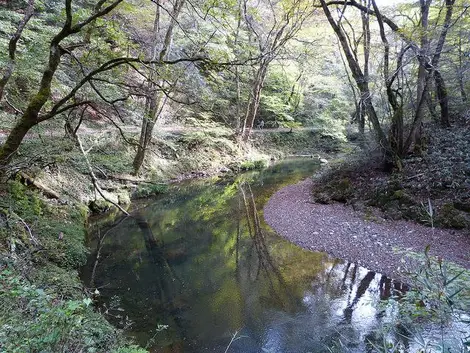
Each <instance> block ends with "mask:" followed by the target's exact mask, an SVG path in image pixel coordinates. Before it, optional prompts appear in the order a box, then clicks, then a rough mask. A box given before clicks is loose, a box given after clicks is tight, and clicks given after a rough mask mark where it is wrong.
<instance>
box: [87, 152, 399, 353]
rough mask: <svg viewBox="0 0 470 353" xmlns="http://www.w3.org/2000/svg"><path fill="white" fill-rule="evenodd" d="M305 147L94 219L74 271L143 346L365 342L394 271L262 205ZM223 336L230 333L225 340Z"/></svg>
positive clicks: (357, 347) (247, 349)
mask: <svg viewBox="0 0 470 353" xmlns="http://www.w3.org/2000/svg"><path fill="white" fill-rule="evenodd" d="M318 167H319V166H318V164H316V163H315V162H314V161H312V160H309V159H301V160H290V161H284V162H281V163H278V164H276V165H274V166H272V167H270V168H268V169H265V170H263V171H261V172H252V173H247V174H243V175H240V176H238V177H237V178H235V179H232V180H229V181H227V180H225V181H222V182H221V181H219V182H217V181H193V182H189V183H184V184H181V185H178V186H175V187H174V188H173V189H171V190H170V191H169V192H168V193H167V194H165V195H162V196H160V197H157V198H154V199H152V200H146V202H145V204H144V203H142V204H137V205H135V210H134V211H133V212H132V217H128V218H120V219H119V218H118V219H114V220H111V221H107V222H103V221H101V222H96V223H95V224H94V225H92V227H91V231H90V244H89V245H90V248H91V253H90V256H89V261H88V264H87V265H86V267H85V268H84V270H83V272H82V279H83V281H84V283H85V285H87V286H89V287H90V288H98V290H99V292H100V295H99V296H98V297H97V301H98V305H99V306H100V310H101V311H102V312H105V313H106V316H107V318H108V319H109V320H110V321H111V322H112V323H113V324H115V325H116V326H118V327H121V328H124V329H125V330H126V332H127V333H128V335H129V336H131V337H134V339H135V341H136V342H137V343H139V344H141V345H143V346H147V347H148V349H150V350H151V351H152V352H185V353H193V352H194V353H195V352H220V353H224V352H227V353H228V352H240V353H241V352H243V353H252V352H253V353H255V352H256V353H258V352H268V353H281V352H283V353H294V352H299V353H301V352H305V353H307V352H327V351H330V349H331V350H336V349H339V348H340V347H341V346H343V348H344V347H347V348H348V350H349V351H366V350H367V347H366V346H367V342H368V341H369V340H370V338H371V337H372V334H373V331H374V330H375V329H376V328H377V327H379V326H380V325H381V323H382V322H383V321H384V320H385V321H386V320H388V318H389V317H390V316H391V315H393V310H390V308H387V307H384V306H383V305H379V302H380V299H384V298H386V297H388V296H390V293H391V292H392V291H393V289H394V288H395V287H399V284H398V283H395V282H393V281H392V280H390V279H388V278H386V277H385V276H383V275H381V274H378V273H374V272H371V271H368V270H367V269H365V268H362V267H359V266H357V265H355V264H351V263H347V262H344V261H342V260H339V259H334V258H331V257H329V256H328V255H326V254H324V253H319V252H308V251H305V250H302V249H301V248H299V247H297V246H295V245H293V244H291V243H289V242H288V241H286V240H284V239H283V238H281V237H279V236H278V235H277V234H276V233H275V232H273V231H272V230H271V229H270V228H269V226H268V225H266V224H265V222H264V220H263V205H264V204H265V203H266V202H267V200H268V199H269V197H270V196H271V195H272V194H273V193H274V192H275V191H276V190H278V189H280V188H281V187H283V186H284V185H287V184H292V183H295V182H297V181H299V180H301V179H303V178H306V177H308V176H310V175H312V174H313V173H314V172H315V170H316V169H317V168H318ZM231 341H232V342H231Z"/></svg>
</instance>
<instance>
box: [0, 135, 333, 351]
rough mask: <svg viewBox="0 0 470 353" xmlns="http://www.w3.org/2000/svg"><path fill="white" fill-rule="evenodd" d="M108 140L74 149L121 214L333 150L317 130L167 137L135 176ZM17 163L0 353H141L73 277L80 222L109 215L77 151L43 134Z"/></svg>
mask: <svg viewBox="0 0 470 353" xmlns="http://www.w3.org/2000/svg"><path fill="white" fill-rule="evenodd" d="M116 134H117V133H116V132H110V131H104V132H102V133H100V135H99V136H96V134H95V133H93V131H90V133H87V132H86V131H85V133H84V135H83V136H82V142H83V144H84V149H85V150H86V151H87V157H88V160H89V162H90V164H91V166H92V168H93V172H94V176H95V178H96V180H95V182H96V183H98V185H99V187H100V189H101V191H102V193H103V194H104V195H105V197H106V198H107V199H108V200H110V201H112V202H114V203H115V204H117V205H119V206H120V207H122V208H123V209H127V207H128V205H129V204H130V202H131V199H132V198H138V197H149V196H152V195H154V194H157V193H160V192H164V191H165V189H166V185H167V184H168V183H172V182H178V181H181V180H184V179H189V178H201V177H208V176H216V175H220V176H222V175H227V174H231V173H238V172H239V171H243V170H249V169H256V168H263V167H264V166H266V165H267V163H269V161H270V160H271V159H278V158H281V157H282V156H283V155H286V154H292V153H294V154H295V153H299V154H311V155H313V154H314V153H322V155H323V151H324V150H325V149H327V150H329V149H331V148H336V147H334V146H339V145H340V144H341V143H336V142H335V141H333V142H332V141H329V140H328V141H327V143H326V144H324V145H322V144H318V142H319V141H321V140H322V137H321V136H322V134H321V132H317V131H310V130H301V131H299V132H298V133H297V132H296V131H295V130H294V132H292V133H290V132H289V131H273V132H272V133H271V132H269V131H266V132H262V133H258V134H256V136H255V137H254V140H253V141H252V144H251V145H249V146H245V147H243V148H239V147H237V144H236V140H235V139H234V135H233V134H232V133H229V132H228V131H226V130H223V131H222V130H220V128H218V127H213V129H198V130H195V129H188V130H184V129H176V130H171V131H168V130H165V131H162V132H161V134H164V135H165V136H163V135H160V136H159V138H158V139H157V140H158V142H157V143H155V144H154V145H152V151H151V153H150V157H149V160H148V162H147V164H146V166H145V168H144V171H143V173H142V175H140V176H139V177H135V176H132V175H131V174H130V171H131V168H132V148H131V147H130V146H126V144H125V143H124V142H123V141H122V140H121V139H120V138H119V137H118V135H116ZM271 134H272V136H270V135H271ZM268 135H269V136H268ZM312 137H313V138H312ZM269 141H271V142H269ZM322 146H324V147H322ZM331 146H333V147H331ZM281 147H282V149H284V151H281ZM45 151H47V153H46V152H45ZM36 155H41V156H42V157H41V158H39V159H34V156H36ZM15 165H16V166H18V167H20V168H21V170H22V172H21V173H18V174H17V176H16V178H15V179H14V180H10V181H9V182H8V183H7V184H4V185H2V188H0V279H1V280H0V312H1V314H0V322H2V323H5V324H6V325H2V326H0V346H1V347H2V348H5V349H6V350H7V351H10V348H11V349H13V347H16V348H17V349H20V350H22V351H27V350H28V348H27V347H29V346H30V345H34V346H35V347H37V348H38V349H42V350H43V351H49V352H54V351H64V350H67V351H78V350H95V351H99V352H116V353H141V352H145V350H142V349H141V348H139V347H137V346H132V345H129V343H128V342H127V341H126V340H125V339H124V338H123V336H122V335H121V334H120V331H119V330H117V329H116V328H115V327H113V326H112V325H110V324H109V323H108V322H107V321H106V319H105V317H106V313H97V312H95V310H94V308H93V305H92V303H93V301H94V300H95V299H96V298H97V296H99V293H94V292H89V291H88V290H87V289H86V288H84V287H83V284H82V283H81V282H80V279H79V277H78V269H79V268H80V267H81V266H82V265H84V263H85V261H86V258H87V254H88V249H87V248H86V247H85V238H86V227H87V219H88V217H89V215H90V214H91V213H92V212H103V211H105V210H108V209H109V208H112V207H113V205H112V204H110V203H108V202H107V201H106V200H104V199H103V197H101V196H100V195H99V194H98V193H96V192H95V191H94V185H93V180H92V178H91V176H90V171H89V168H88V167H87V163H86V160H85V158H84V156H83V155H82V153H81V152H80V151H79V149H78V148H77V146H76V145H75V143H74V142H73V141H72V140H71V139H70V138H68V137H65V136H63V133H62V132H61V131H60V130H53V131H52V130H51V131H49V132H42V133H38V134H37V135H34V134H33V135H32V136H29V137H28V139H27V140H26V141H25V144H24V145H23V146H22V149H21V151H20V152H19V154H18V156H17V158H16V159H15ZM26 166H29V167H28V168H26ZM26 184H27V185H26ZM18 347H19V348H18ZM64 347H65V348H64ZM16 348H15V349H16Z"/></svg>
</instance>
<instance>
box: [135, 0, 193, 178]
mask: <svg viewBox="0 0 470 353" xmlns="http://www.w3.org/2000/svg"><path fill="white" fill-rule="evenodd" d="M184 3H185V0H177V1H176V2H175V4H174V6H173V12H172V13H171V14H170V17H171V20H170V23H169V25H168V28H167V30H166V33H165V38H164V41H163V46H162V49H161V50H160V53H158V59H159V61H160V62H161V61H163V60H165V59H166V58H167V57H168V54H169V52H170V50H171V42H172V40H173V30H174V27H175V25H176V24H177V23H178V16H179V15H180V13H181V10H182V8H183V5H184ZM159 4H160V2H159V1H158V2H157V10H156V14H155V22H154V29H153V31H154V33H153V37H154V38H153V45H152V49H151V50H152V52H151V54H150V57H151V58H152V60H154V59H156V57H157V48H158V44H159V42H158V34H159V31H160V6H159ZM154 76H155V65H154V66H153V67H152V68H151V72H150V73H149V77H150V79H149V82H148V87H149V93H148V95H147V97H146V101H147V102H146V109H145V113H144V118H143V119H142V127H141V131H140V138H139V145H138V147H137V153H136V155H135V157H134V161H133V163H132V164H133V167H134V174H135V175H137V174H139V171H140V169H141V168H142V164H143V163H144V160H145V155H146V152H147V149H148V147H149V145H150V142H151V141H152V134H153V129H154V127H155V124H156V122H157V120H158V118H159V117H160V115H161V112H162V111H163V108H164V107H165V104H166V97H165V95H164V93H163V92H162V91H161V90H159V89H160V88H161V87H162V86H163V85H164V82H163V80H159V81H158V83H155V82H153V80H154Z"/></svg>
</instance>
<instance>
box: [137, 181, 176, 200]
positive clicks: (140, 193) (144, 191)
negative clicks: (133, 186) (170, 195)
mask: <svg viewBox="0 0 470 353" xmlns="http://www.w3.org/2000/svg"><path fill="white" fill-rule="evenodd" d="M167 192H168V184H140V185H139V186H138V187H137V190H136V191H135V192H134V195H133V196H134V197H135V198H144V197H150V196H155V195H160V194H165V193H167Z"/></svg>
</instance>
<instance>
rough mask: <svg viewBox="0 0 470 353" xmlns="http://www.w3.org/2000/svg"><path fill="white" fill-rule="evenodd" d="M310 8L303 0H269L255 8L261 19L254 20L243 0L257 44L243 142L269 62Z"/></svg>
mask: <svg viewBox="0 0 470 353" xmlns="http://www.w3.org/2000/svg"><path fill="white" fill-rule="evenodd" d="M310 7H311V5H310V4H309V3H307V2H304V1H303V0H293V1H292V2H290V1H289V2H278V3H275V2H272V1H271V0H268V1H267V3H266V4H265V8H262V7H261V6H258V8H257V10H258V11H264V12H263V13H262V21H261V19H259V20H256V16H255V14H254V13H252V12H253V11H254V8H253V7H250V4H249V3H248V1H247V0H245V2H244V17H245V23H246V26H247V29H248V31H249V33H250V36H251V38H252V40H253V41H255V42H256V43H258V51H259V53H258V54H259V57H260V59H259V62H258V64H257V68H256V69H255V70H254V73H253V80H252V83H251V93H250V96H249V100H248V105H247V108H246V112H245V117H244V120H243V126H242V131H241V138H242V140H243V141H247V140H248V139H249V137H250V134H251V130H252V129H253V125H254V122H255V118H256V114H257V112H258V108H259V104H260V99H261V92H262V89H263V85H264V81H265V79H266V75H267V73H268V68H269V65H270V64H271V63H272V61H273V60H274V59H276V57H277V56H278V55H279V54H280V53H281V52H282V50H283V49H284V47H285V45H286V43H287V42H288V41H289V40H291V39H292V38H293V37H294V36H295V35H296V34H297V33H298V31H299V30H300V29H301V28H302V25H303V24H304V23H305V21H306V20H307V19H308V18H309V17H310V16H311V15H312V14H313V12H312V10H311V8H310ZM253 37H254V38H253Z"/></svg>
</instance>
